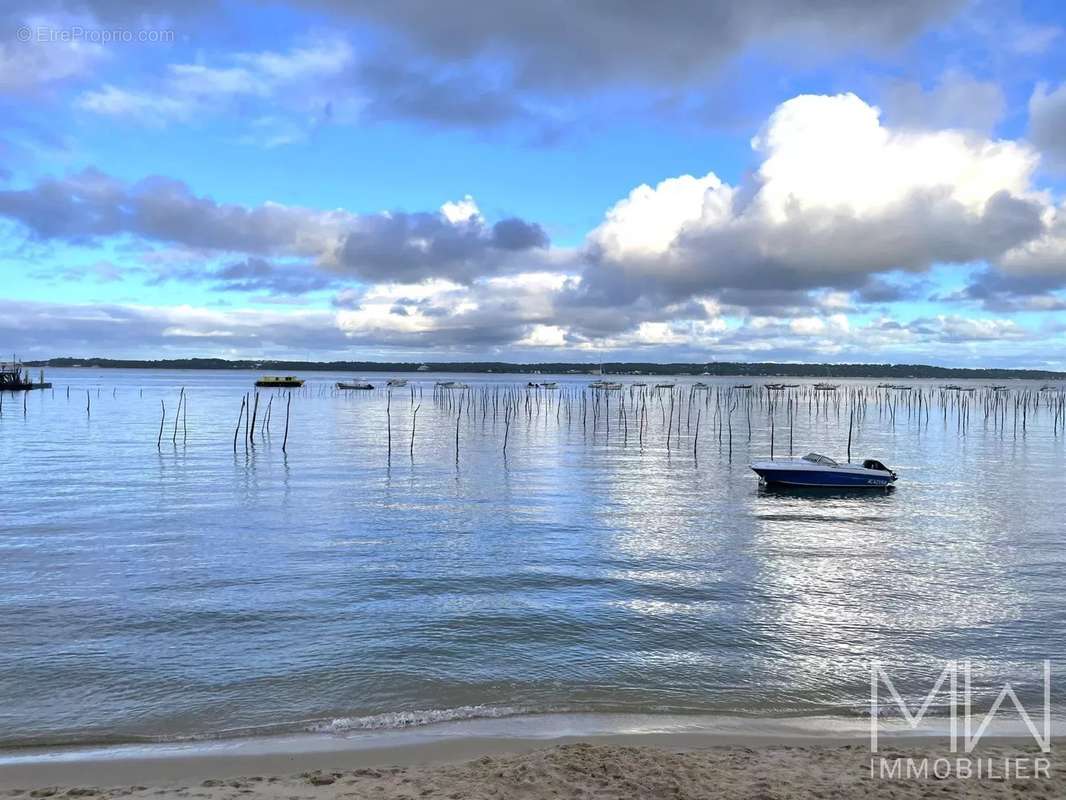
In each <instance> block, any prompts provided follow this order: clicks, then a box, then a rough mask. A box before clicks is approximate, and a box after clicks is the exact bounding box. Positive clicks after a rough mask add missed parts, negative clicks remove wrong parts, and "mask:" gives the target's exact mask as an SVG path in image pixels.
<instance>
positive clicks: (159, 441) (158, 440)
mask: <svg viewBox="0 0 1066 800" xmlns="http://www.w3.org/2000/svg"><path fill="white" fill-rule="evenodd" d="M159 405H161V406H162V407H163V416H162V417H160V418H159V436H158V438H156V440H155V446H156V449H157V450H158V449H159V447H160V446H161V445H162V443H163V423H164V422H166V421H167V404H166V403H164V402H163V401H162V400H160V401H159Z"/></svg>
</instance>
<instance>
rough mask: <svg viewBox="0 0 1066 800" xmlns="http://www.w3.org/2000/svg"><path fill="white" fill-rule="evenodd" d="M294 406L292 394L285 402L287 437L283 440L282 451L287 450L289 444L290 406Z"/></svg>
mask: <svg viewBox="0 0 1066 800" xmlns="http://www.w3.org/2000/svg"><path fill="white" fill-rule="evenodd" d="M290 406H292V395H291V394H290V395H289V399H288V400H287V401H286V402H285V438H283V439H282V440H281V452H283V453H284V452H285V448H286V447H287V446H288V444H289V407H290Z"/></svg>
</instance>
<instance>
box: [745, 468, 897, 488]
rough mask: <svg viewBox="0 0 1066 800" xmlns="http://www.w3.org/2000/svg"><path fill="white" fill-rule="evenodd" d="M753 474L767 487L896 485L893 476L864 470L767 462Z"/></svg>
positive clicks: (875, 486) (874, 486) (865, 486)
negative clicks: (770, 485)
mask: <svg viewBox="0 0 1066 800" xmlns="http://www.w3.org/2000/svg"><path fill="white" fill-rule="evenodd" d="M751 468H752V470H753V471H754V472H755V474H757V475H758V476H759V477H760V478H761V479H762V480H763V481H765V482H766V483H767V484H775V485H779V486H823V487H830V488H833V489H883V488H884V487H886V486H891V485H892V484H893V483H894V482H895V480H896V479H895V476H893V475H892V473H886V472H881V471H880V470H872V469H864V468H861V467H838V468H826V467H813V466H812V467H804V466H795V465H794V464H787V463H780V464H775V463H773V462H764V463H760V464H752V465H751Z"/></svg>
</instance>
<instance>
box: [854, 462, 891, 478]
mask: <svg viewBox="0 0 1066 800" xmlns="http://www.w3.org/2000/svg"><path fill="white" fill-rule="evenodd" d="M862 466H863V469H876V470H879V471H880V472H887V473H888V474H889V475H891V476H892V480H895V479H896V473H895V472H893V471H892V470H890V469H889V468H888V467H886V466H885V465H884V464H882V463H881V462H880V461H878V460H876V459H873V458H868V459H866V460H865V461H863V462H862Z"/></svg>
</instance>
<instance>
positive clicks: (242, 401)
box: [233, 397, 245, 453]
mask: <svg viewBox="0 0 1066 800" xmlns="http://www.w3.org/2000/svg"><path fill="white" fill-rule="evenodd" d="M244 402H245V398H244V397H242V398H241V412H240V413H239V414H238V415H237V427H236V428H234V429H233V452H234V453H236V452H237V436H238V434H240V432H241V419H243V418H244Z"/></svg>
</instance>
